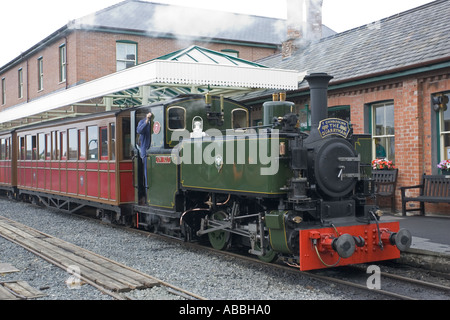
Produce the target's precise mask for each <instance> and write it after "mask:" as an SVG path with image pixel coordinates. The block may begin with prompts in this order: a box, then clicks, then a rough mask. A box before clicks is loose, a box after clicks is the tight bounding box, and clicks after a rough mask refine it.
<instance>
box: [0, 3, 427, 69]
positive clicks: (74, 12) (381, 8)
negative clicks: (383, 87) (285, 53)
mask: <svg viewBox="0 0 450 320" xmlns="http://www.w3.org/2000/svg"><path fill="white" fill-rule="evenodd" d="M119 2H121V0H39V1H36V0H15V1H6V0H1V1H0V44H1V49H0V66H4V65H6V64H7V63H8V62H10V61H11V60H13V59H14V58H16V57H18V56H19V55H20V54H21V53H22V52H24V51H26V50H28V49H29V48H31V47H32V46H33V45H35V44H37V43H38V42H39V41H41V40H43V39H44V38H46V37H47V36H49V35H50V34H52V33H53V32H55V31H57V30H58V29H59V28H61V27H63V26H64V25H66V24H67V23H68V22H69V21H71V20H74V19H77V18H81V17H83V16H85V15H88V14H91V13H93V12H96V11H98V10H101V9H103V8H106V7H108V6H111V5H113V4H116V3H119ZM150 2H159V3H167V4H175V5H181V6H186V7H201V8H206V9H212V10H217V11H228V12H236V13H244V14H249V15H257V16H267V17H275V18H282V19H286V17H287V5H286V0H227V1H223V0H220V1H219V0H153V1H150ZM429 2H432V0H376V1H375V0H324V1H323V24H324V25H326V26H327V27H329V28H331V29H333V30H334V31H336V32H343V31H346V30H349V29H352V28H356V27H359V26H362V25H365V24H369V23H373V22H376V21H377V20H380V19H383V18H386V17H389V16H392V15H395V14H397V13H399V12H403V11H406V10H409V9H412V8H415V7H418V6H421V5H423V4H426V3H429Z"/></svg>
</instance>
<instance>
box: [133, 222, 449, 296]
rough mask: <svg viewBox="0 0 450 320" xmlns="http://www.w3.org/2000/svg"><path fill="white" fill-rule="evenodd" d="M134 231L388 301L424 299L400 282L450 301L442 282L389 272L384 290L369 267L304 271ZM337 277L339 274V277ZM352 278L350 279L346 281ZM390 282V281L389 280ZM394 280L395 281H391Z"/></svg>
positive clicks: (384, 280)
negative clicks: (375, 283) (400, 289)
mask: <svg viewBox="0 0 450 320" xmlns="http://www.w3.org/2000/svg"><path fill="white" fill-rule="evenodd" d="M129 230H131V231H132V232H137V233H141V234H144V235H146V236H152V237H157V238H159V239H161V240H165V241H174V242H177V243H183V245H184V246H186V247H188V248H195V249H198V250H206V251H209V252H214V253H217V254H219V255H225V256H229V257H234V258H237V259H241V260H245V261H247V262H249V263H255V264H259V265H265V266H270V267H271V268H276V269H279V270H280V271H286V272H290V273H293V274H299V273H300V274H302V275H304V276H306V277H310V278H313V279H316V280H319V281H323V282H325V283H328V284H329V283H334V284H336V285H341V286H346V287H352V288H355V289H358V290H361V291H364V292H368V293H369V294H370V295H373V296H375V297H379V296H384V297H388V298H393V299H398V300H423V297H417V295H414V294H406V293H399V292H396V291H398V290H395V288H398V287H399V283H400V285H401V286H403V291H408V292H412V293H414V292H415V291H419V292H420V291H422V290H428V289H431V290H433V291H432V296H433V297H435V298H436V299H449V300H450V287H449V286H445V285H442V284H438V283H433V282H428V281H423V280H417V279H413V278H409V277H405V276H401V275H396V274H393V273H389V272H380V274H379V276H380V277H381V279H382V283H383V286H382V288H379V289H377V288H373V287H370V286H368V284H367V280H368V277H369V276H370V275H369V274H367V272H366V270H367V268H364V266H345V267H340V268H335V269H323V270H315V271H306V272H303V271H300V270H298V268H296V267H294V266H288V265H286V264H284V263H281V262H280V263H266V262H263V261H261V260H259V259H256V258H254V257H253V256H246V255H243V254H241V253H235V252H230V251H221V250H216V249H214V248H211V247H208V246H204V245H201V244H197V243H188V242H183V241H182V240H179V239H176V238H172V237H166V236H163V235H158V234H154V233H149V232H147V231H143V230H136V229H129ZM339 270H345V271H344V272H340V271H339ZM336 274H337V275H336ZM345 278H348V279H345ZM388 279H389V280H388ZM388 281H391V282H388ZM385 287H386V288H390V289H392V288H394V290H388V289H384V288H385Z"/></svg>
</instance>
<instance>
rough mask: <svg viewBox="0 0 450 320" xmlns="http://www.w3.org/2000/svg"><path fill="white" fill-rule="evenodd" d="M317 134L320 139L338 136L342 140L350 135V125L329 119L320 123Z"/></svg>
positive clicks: (343, 121) (342, 121) (339, 120)
mask: <svg viewBox="0 0 450 320" xmlns="http://www.w3.org/2000/svg"><path fill="white" fill-rule="evenodd" d="M319 133H320V135H321V136H322V138H325V137H328V136H331V135H338V136H341V137H344V138H347V137H348V134H349V133H350V125H349V123H348V122H347V121H345V120H342V119H336V118H330V119H325V120H322V121H320V123H319Z"/></svg>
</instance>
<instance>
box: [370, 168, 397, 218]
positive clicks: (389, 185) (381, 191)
mask: <svg viewBox="0 0 450 320" xmlns="http://www.w3.org/2000/svg"><path fill="white" fill-rule="evenodd" d="M397 176H398V169H394V170H372V179H373V180H374V181H375V195H376V205H378V200H379V198H390V199H391V210H392V212H395V190H396V188H397Z"/></svg>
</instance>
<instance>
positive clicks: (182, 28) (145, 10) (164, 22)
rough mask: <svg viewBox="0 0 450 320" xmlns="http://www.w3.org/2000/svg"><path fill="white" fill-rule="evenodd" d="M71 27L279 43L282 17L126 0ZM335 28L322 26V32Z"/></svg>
mask: <svg viewBox="0 0 450 320" xmlns="http://www.w3.org/2000/svg"><path fill="white" fill-rule="evenodd" d="M70 27H71V28H83V29H86V28H98V29H115V30H122V31H129V32H138V33H142V32H144V33H147V34H149V35H153V36H171V37H194V38H213V39H222V40H225V41H238V42H249V43H259V44H266V45H277V46H279V45H281V43H282V42H283V41H284V40H285V38H286V34H287V33H286V30H287V22H286V20H284V19H276V18H269V17H261V16H254V15H244V14H237V13H229V12H220V11H213V10H206V9H198V8H189V7H182V6H176V5H167V4H160V3H153V2H147V1H139V0H126V1H123V2H120V3H118V4H116V5H113V6H111V7H108V8H105V9H103V10H100V11H98V12H95V13H93V14H91V15H88V16H86V17H83V18H80V19H77V20H74V21H73V22H71V23H70ZM334 33H335V32H334V31H332V30H331V29H329V28H327V27H325V26H324V27H323V34H324V36H329V35H331V34H334Z"/></svg>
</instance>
